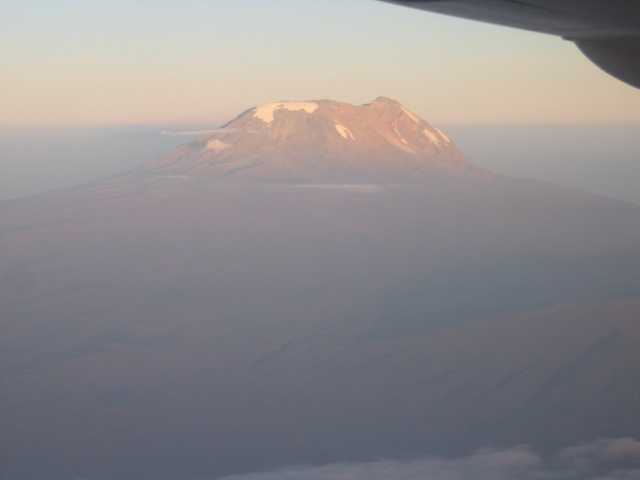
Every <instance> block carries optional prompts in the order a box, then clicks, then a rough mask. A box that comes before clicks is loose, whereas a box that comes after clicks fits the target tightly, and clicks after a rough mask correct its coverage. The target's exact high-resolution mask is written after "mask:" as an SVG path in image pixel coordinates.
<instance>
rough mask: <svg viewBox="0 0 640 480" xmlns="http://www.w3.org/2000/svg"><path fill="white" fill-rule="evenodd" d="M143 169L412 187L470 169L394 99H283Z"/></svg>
mask: <svg viewBox="0 0 640 480" xmlns="http://www.w3.org/2000/svg"><path fill="white" fill-rule="evenodd" d="M145 170H152V171H159V172H162V173H164V174H171V175H188V176H207V177H221V176H222V177H233V178H236V179H247V180H263V181H284V182H293V183H297V182H300V183H322V182H332V183H354V182H356V183H378V184H379V183H383V184H384V183H400V184H407V183H417V182H421V181H424V180H425V179H428V178H433V177H434V176H441V175H445V176H451V175H456V176H457V175H467V174H470V173H478V172H481V171H482V170H481V169H479V168H477V167H474V166H472V165H471V164H469V162H468V161H467V160H466V159H465V157H464V155H463V154H462V153H461V152H460V151H459V150H458V148H457V147H456V146H455V145H454V143H453V142H452V141H451V140H450V139H449V138H448V137H447V136H446V135H444V134H443V133H442V132H440V131H439V130H438V129H437V128H435V127H433V126H431V125H429V123H427V122H426V121H424V120H422V119H421V118H419V117H418V116H416V115H415V114H413V113H411V112H410V111H409V110H407V109H406V108H405V107H403V106H402V105H401V104H400V103H399V102H397V101H396V100H393V99H390V98H385V97H378V98H377V99H375V100H374V101H372V102H371V103H368V104H365V105H353V104H348V103H340V102H335V101H332V100H317V101H304V102H298V101H283V102H277V103H269V104H266V105H261V106H259V107H254V108H251V109H249V110H246V111H245V112H243V113H242V114H240V115H239V116H238V117H236V118H235V119H234V120H232V121H231V122H229V123H227V124H225V125H223V126H222V127H221V128H219V129H217V130H214V131H212V132H210V133H208V134H207V135H205V136H203V137H201V138H199V139H198V140H196V141H194V142H191V143H189V144H187V145H184V146H182V147H180V148H178V149H177V150H175V151H174V152H172V153H170V154H169V155H167V156H166V157H164V158H162V159H160V160H158V161H157V162H154V163H152V164H150V165H148V166H147V167H145Z"/></svg>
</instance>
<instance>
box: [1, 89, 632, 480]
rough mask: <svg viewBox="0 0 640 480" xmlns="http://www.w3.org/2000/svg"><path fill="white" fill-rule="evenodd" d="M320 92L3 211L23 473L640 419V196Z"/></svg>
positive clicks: (414, 447) (450, 443) (239, 461)
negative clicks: (488, 154)
mask: <svg viewBox="0 0 640 480" xmlns="http://www.w3.org/2000/svg"><path fill="white" fill-rule="evenodd" d="M314 103H316V104H317V105H318V106H317V107H315V105H309V103H308V102H303V103H286V104H282V103H279V104H273V105H267V106H263V107H258V108H255V109H251V110H249V111H247V112H245V113H244V114H242V115H241V116H240V117H238V119H236V120H234V121H233V122H231V123H230V124H228V125H227V126H226V127H224V128H225V129H229V128H238V129H239V130H240V131H225V132H217V133H213V134H210V135H208V136H205V137H203V138H201V139H200V140H198V141H196V142H193V143H192V144H189V145H187V146H185V147H183V149H182V150H178V152H181V153H177V152H174V153H172V154H170V156H168V157H165V158H164V159H161V160H159V161H157V162H153V163H151V164H149V165H148V166H146V167H145V168H143V169H138V170H135V171H132V172H128V173H125V174H122V175H118V176H115V177H112V178H109V179H105V180H101V181H97V182H93V183H91V184H88V185H84V186H82V187H79V188H76V189H68V190H66V191H63V192H59V193H56V194H51V195H43V196H39V197H34V198H30V199H25V200H23V201H19V202H11V203H7V204H4V205H3V208H2V210H1V211H0V218H1V220H0V245H1V248H2V250H1V253H2V255H1V256H0V274H1V277H0V278H1V279H2V288H0V314H1V315H2V317H1V318H2V323H1V328H2V341H3V343H2V362H1V363H0V375H1V376H0V378H1V380H2V395H1V396H0V407H1V408H0V412H1V413H0V415H1V417H0V422H1V424H2V429H0V432H1V433H0V441H1V442H2V451H3V457H4V458H3V462H4V469H5V472H3V474H5V476H6V478H7V479H8V480H14V479H15V480H18V479H36V478H48V479H51V480H57V479H60V480H63V479H68V478H105V479H106V478H122V479H132V480H133V479H136V480H138V479H167V480H169V479H175V478H186V479H189V478H194V479H195V478H215V477H216V476H219V475H224V474H229V473H236V472H242V471H249V470H256V469H265V468H270V467H272V466H274V465H285V464H299V463H323V462H336V461H358V460H369V459H375V458H380V457H386V458H388V457H391V456H400V457H403V458H404V457H405V456H406V455H431V454H435V453H445V454H447V455H456V454H459V453H462V452H468V451H471V450H474V449H476V448H481V447H486V446H491V445H501V446H513V445H519V444H522V443H530V444H532V445H535V446H537V447H542V448H545V447H546V448H551V449H554V448H561V447H563V446H566V445H569V444H570V445H575V444H578V443H580V442H583V441H584V442H586V441H591V440H594V439H598V438H604V437H606V438H613V437H622V436H635V437H640V415H639V414H638V409H637V404H638V402H640V398H639V397H638V395H639V392H640V380H639V379H640V359H638V352H640V333H639V332H638V328H637V327H638V322H637V320H638V318H640V303H639V300H638V299H640V285H638V280H637V279H638V278H640V247H639V245H640V207H637V206H635V205H632V204H628V203H624V202H620V201H615V200H611V199H607V198H604V197H600V196H597V195H591V194H588V193H586V192H579V191H574V190H570V189H566V188H563V187H560V186H556V185H550V184H546V183H543V182H537V181H528V180H517V179H511V178H507V177H501V176H499V175H495V174H491V173H489V172H484V171H481V170H479V169H475V167H473V166H471V165H469V164H468V163H467V162H466V160H464V159H463V157H461V156H460V154H459V152H457V150H455V147H454V146H453V144H451V143H447V142H446V140H445V139H444V136H439V134H437V132H435V131H432V130H429V132H431V133H432V135H434V136H435V137H436V138H437V139H438V142H435V141H432V140H429V141H427V140H424V139H425V138H427V137H425V135H424V134H423V133H420V131H421V130H420V129H425V128H427V126H425V125H426V124H425V123H423V122H422V121H421V120H419V121H416V120H415V119H413V118H412V117H411V115H410V114H408V113H407V112H405V111H404V110H403V109H402V107H400V106H399V104H397V103H396V102H393V101H389V100H385V99H381V100H378V101H376V102H372V104H370V105H369V106H345V104H338V103H336V102H329V101H319V102H314ZM345 112H346V113H345ZM349 112H351V113H349ZM353 112H356V113H353ZM361 112H365V113H366V114H365V113H361ZM372 112H373V113H372ZM376 112H377V113H376ZM314 115H315V116H314ZM340 115H343V116H340ZM383 118H384V119H385V120H384V121H382V123H381V124H382V125H387V127H382V126H381V127H379V128H377V129H376V128H373V127H372V125H378V124H377V123H375V122H377V121H378V120H380V119H383ZM356 119H357V120H358V121H357V122H356ZM331 122H333V123H331ZM336 122H337V123H336ZM349 122H353V123H349ZM394 122H395V123H394ZM310 124H312V125H313V128H310V127H309V125H310ZM323 125H324V127H323ZM336 125H342V126H343V127H344V128H345V129H348V132H350V133H351V134H352V135H353V137H354V138H356V139H357V138H359V136H362V138H365V135H369V136H370V137H369V138H370V139H371V140H370V141H371V142H372V144H374V145H375V148H374V147H371V148H370V146H369V140H367V141H366V142H365V141H363V142H362V143H361V144H359V143H357V142H355V141H353V142H351V138H350V137H349V133H347V130H341V129H340V128H339V127H336ZM394 125H396V126H397V129H398V132H399V133H398V135H401V136H402V138H404V139H405V141H406V142H407V145H404V144H403V143H402V142H400V144H402V145H404V146H407V148H410V149H411V150H413V151H414V153H415V154H414V153H410V152H409V151H408V150H407V149H405V148H403V147H401V146H399V145H398V144H397V142H395V143H394V142H393V141H391V140H389V138H388V136H389V135H391V133H390V132H395V127H394ZM250 129H251V130H252V131H253V130H255V131H256V132H259V133H247V132H248V130H250ZM260 129H262V130H260ZM385 129H386V130H385ZM412 129H413V130H412ZM300 132H303V133H300ZM314 132H318V133H314ZM340 132H342V133H344V135H343V134H342V133H340ZM371 132H373V133H371ZM412 132H413V133H412ZM414 134H415V135H414ZM314 135H317V137H314ZM345 135H346V137H345ZM412 135H414V136H412ZM258 137H259V138H262V140H260V142H258V144H254V145H251V142H253V141H254V140H255V138H258ZM394 138H396V139H397V138H399V137H394ZM216 142H220V143H216ZM221 142H225V143H228V144H230V145H233V146H230V147H224V148H222V145H221ZM376 142H378V143H376ZM398 142H399V140H398ZM420 142H423V143H422V144H421V143H420ZM207 145H210V147H209V149H207ZM310 145H316V146H317V148H314V149H312V150H313V152H315V153H314V155H316V156H315V157H314V160H313V162H310V161H307V160H308V158H307V157H306V156H305V155H302V154H301V152H304V151H305V150H304V149H305V148H307V146H310ZM318 145H320V146H318ZM212 147H213V148H212ZM308 148H311V147H308ZM360 148H361V149H362V152H361V155H362V156H361V157H359V158H358V157H357V150H358V149H360ZM437 148H441V150H440V153H439V154H437V152H436V150H437ZM367 149H369V150H367ZM216 150H217V151H216ZM225 152H226V153H225ZM251 152H253V155H254V158H253V159H251V158H249V157H250V156H251ZM319 152H320V153H319ZM366 152H369V153H367V154H365V153H366ZM416 152H417V153H416ZM340 155H344V156H345V157H344V159H343V158H342V157H340ZM369 155H371V157H369ZM376 155H377V156H376ZM258 158H259V159H260V166H256V167H253V168H244V169H239V170H235V171H232V170H233V169H229V168H230V165H231V164H232V163H234V162H237V163H238V165H245V166H246V165H249V163H243V162H256V161H257V160H256V159H258ZM369 158H372V159H373V160H371V161H369ZM445 158H448V160H446V161H445ZM438 159H440V160H438ZM367 162H368V163H367ZM438 162H440V163H438ZM380 165H383V166H380ZM369 166H370V167H371V170H370V171H369V170H368V167H369ZM378 167H379V168H378ZM410 172H413V173H415V172H417V173H415V174H414V175H413V176H412V175H411V174H410Z"/></svg>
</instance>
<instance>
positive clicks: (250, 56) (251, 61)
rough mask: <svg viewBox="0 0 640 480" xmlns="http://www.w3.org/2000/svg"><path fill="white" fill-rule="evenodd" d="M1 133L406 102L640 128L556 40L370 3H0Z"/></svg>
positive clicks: (639, 104) (451, 114)
mask: <svg viewBox="0 0 640 480" xmlns="http://www.w3.org/2000/svg"><path fill="white" fill-rule="evenodd" d="M0 9H1V12H0V13H1V15H0V18H1V19H0V45H1V46H0V68H1V70H2V76H1V77H0V112H1V113H0V115H1V116H0V122H2V123H4V124H22V125H25V124H27V125H35V124H40V125H82V124H131V123H134V124H148V123H158V124H160V123H179V122H183V123H211V124H219V123H221V122H224V121H227V120H229V119H230V118H232V117H233V116H235V115H237V114H238V113H240V112H241V111H243V110H245V109H246V108H249V107H251V106H254V105H258V104H262V103H267V102H273V101H278V100H285V99H292V100H310V99H320V98H331V99H334V100H338V101H345V102H351V103H366V102H368V101H370V100H372V99H373V98H375V97H377V96H379V95H384V96H390V97H394V98H397V99H398V100H400V101H401V102H402V103H403V104H405V105H406V106H407V107H408V108H410V109H412V110H413V111H415V112H416V113H418V114H419V115H421V116H423V117H424V118H426V119H427V120H429V121H431V122H432V123H435V124H439V123H506V122H516V123H542V122H640V91H639V90H636V89H633V88H632V87H629V86H627V85H625V84H623V83H620V82H618V81H617V80H614V79H612V78H610V77H609V76H607V75H606V74H605V73H603V72H601V71H600V70H599V69H597V68H596V67H594V66H593V65H591V64H590V62H589V61H588V60H586V59H585V58H584V57H583V56H582V55H581V54H580V53H579V51H578V50H577V49H576V48H575V46H574V45H572V44H571V43H569V42H566V41H563V40H561V39H559V38H556V37H551V36H546V35H541V34H535V33H529V32H522V31H518V30H514V29H509V28H504V27H497V26H492V25H486V24H482V23H477V22H471V21H467V20H460V19H454V18H450V17H444V16H440V15H435V14H429V13H426V12H422V11H418V10H412V9H408V8H401V7H398V6H395V5H390V4H386V3H381V2H377V1H375V0H153V1H150V0H147V1H143V0H126V1H123V0H103V1H102V0H93V1H83V0H0Z"/></svg>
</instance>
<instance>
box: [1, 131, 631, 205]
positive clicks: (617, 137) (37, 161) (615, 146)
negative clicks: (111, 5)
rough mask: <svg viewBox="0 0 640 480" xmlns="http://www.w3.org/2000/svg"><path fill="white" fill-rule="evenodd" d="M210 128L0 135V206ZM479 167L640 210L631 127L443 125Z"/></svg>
mask: <svg viewBox="0 0 640 480" xmlns="http://www.w3.org/2000/svg"><path fill="white" fill-rule="evenodd" d="M213 127H215V125H214V126H211V125H168V126H164V127H159V126H149V127H131V126H129V127H125V126H123V127H84V128H70V127H66V128H65V127H57V128H44V127H40V128H35V127H34V128H31V127H29V128H19V127H14V128H7V127H5V128H2V129H0V140H1V145H0V171H1V172H2V179H1V180H0V201H2V200H8V199H12V198H18V197H22V196H27V195H34V194H39V193H44V192H47V191H51V190H55V189H58V188H63V187H69V186H73V185H77V184H79V183H82V182H86V181H90V180H95V179H97V178H101V177H104V176H108V175H112V174H115V173H120V172H123V171H126V170H129V169H131V168H135V167H138V166H140V165H144V164H146V163H148V162H150V161H152V160H155V159H156V158H159V157H160V156H162V155H164V154H166V153H167V152H169V151H170V150H171V149H173V148H176V147H178V146H179V145H182V144H184V143H186V142H188V141H190V139H194V138H197V136H199V135H202V134H204V133H206V132H208V131H210V130H212V128H213ZM441 129H442V130H444V131H446V132H448V135H449V136H450V137H451V138H452V140H453V141H454V142H455V143H456V144H457V145H458V147H459V148H460V149H461V150H462V151H463V153H464V154H465V155H466V156H467V157H468V158H469V160H470V161H471V162H472V163H474V164H476V165H479V166H483V167H485V168H488V169H490V170H492V171H495V172H497V173H502V174H505V175H512V176H516V177H525V178H536V179H540V180H546V181H549V182H554V183H558V184H561V185H566V186H569V187H573V188H579V189H583V190H587V191H590V192H593V193H598V194H600V195H605V196H609V197H612V198H618V199H620V200H626V201H629V202H633V203H636V204H640V192H639V190H638V188H637V184H638V182H639V181H640V162H639V161H638V154H637V152H638V151H640V137H639V136H638V135H637V132H638V130H640V126H639V125H635V124H614V125H606V124H602V125H588V124H586V125H585V124H573V125H572V124H566V125H565V124H559V125H458V124H454V125H444V126H441Z"/></svg>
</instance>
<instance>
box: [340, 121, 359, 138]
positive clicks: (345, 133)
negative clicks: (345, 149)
mask: <svg viewBox="0 0 640 480" xmlns="http://www.w3.org/2000/svg"><path fill="white" fill-rule="evenodd" d="M336 130H337V131H338V133H339V134H340V135H341V136H342V138H347V137H348V138H350V139H351V140H355V138H353V134H352V133H351V131H350V130H349V129H348V128H347V127H345V126H344V125H342V124H340V123H336Z"/></svg>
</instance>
